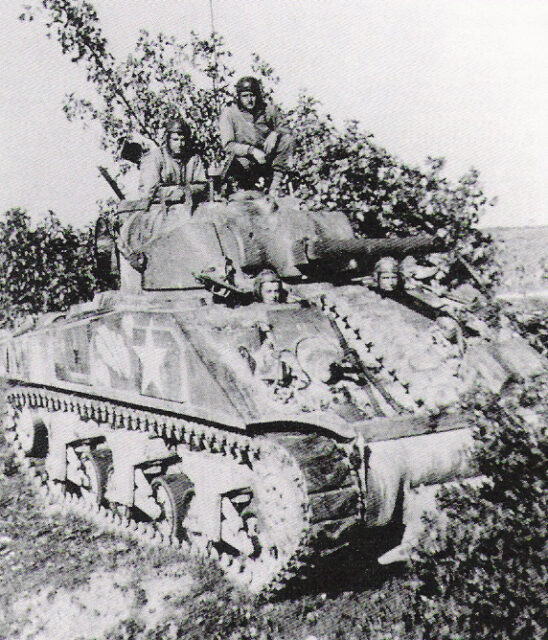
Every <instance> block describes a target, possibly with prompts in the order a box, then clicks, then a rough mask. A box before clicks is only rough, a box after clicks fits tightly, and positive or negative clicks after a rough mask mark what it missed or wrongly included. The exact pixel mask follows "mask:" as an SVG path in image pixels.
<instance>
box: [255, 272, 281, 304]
mask: <svg viewBox="0 0 548 640" xmlns="http://www.w3.org/2000/svg"><path fill="white" fill-rule="evenodd" d="M253 292H254V295H255V299H256V300H257V301H258V302H264V303H265V304H277V303H279V302H285V301H286V299H287V291H286V290H285V289H284V287H283V284H282V281H281V279H280V277H279V276H278V275H277V274H276V273H274V271H271V270H270V269H264V270H263V271H261V273H259V275H258V276H257V277H256V278H255V282H254V285H253Z"/></svg>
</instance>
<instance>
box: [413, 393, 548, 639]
mask: <svg viewBox="0 0 548 640" xmlns="http://www.w3.org/2000/svg"><path fill="white" fill-rule="evenodd" d="M547 392H548V384H547V382H546V381H539V382H537V383H536V384H535V385H533V386H531V387H529V388H528V389H525V390H523V391H519V392H518V391H517V390H516V391H515V392H514V393H513V394H511V395H510V396H509V398H508V399H506V400H504V401H502V400H500V399H497V398H495V397H492V398H490V399H489V400H488V401H487V402H485V400H486V399H485V398H479V397H478V398H476V400H475V404H474V405H473V406H474V407H475V411H476V415H477V419H478V427H477V430H476V439H477V442H478V447H477V464H478V468H479V472H480V473H481V474H483V475H484V476H485V477H486V479H487V481H486V482H485V484H483V485H482V486H481V487H479V488H471V487H464V488H458V489H451V490H444V491H442V492H441V495H440V496H439V500H440V506H441V508H442V510H443V511H444V512H445V513H446V514H447V515H448V516H449V521H448V524H447V526H446V528H445V529H444V530H443V529H442V528H441V527H439V526H433V527H432V528H431V530H430V532H429V534H427V535H426V536H425V538H424V540H423V541H422V547H421V549H420V551H419V560H418V562H417V563H416V564H415V565H414V578H415V583H414V588H413V596H414V604H415V606H414V608H413V609H412V610H410V611H409V612H408V614H407V623H408V624H409V625H410V626H411V627H413V628H414V633H415V635H414V637H421V636H418V635H417V629H420V630H421V632H422V637H423V638H425V639H434V638H435V639H436V640H438V639H447V640H449V639H451V640H468V639H470V640H482V639H484V638H485V639H486V640H487V639H489V640H496V639H500V640H507V639H516V638H524V639H525V638H527V639H529V638H531V639H533V638H542V637H545V636H544V633H545V632H546V628H547V626H548V620H547V616H546V605H547V602H546V584H547V578H548V571H547V567H546V551H547V545H548V540H547V528H546V513H547V512H548V492H547V487H546V478H547V471H548V469H547V460H548V442H547V433H546V431H547V425H548V408H547V402H546V399H547ZM480 400H481V402H480ZM484 402H485V404H484Z"/></svg>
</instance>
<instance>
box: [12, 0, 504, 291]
mask: <svg viewBox="0 0 548 640" xmlns="http://www.w3.org/2000/svg"><path fill="white" fill-rule="evenodd" d="M40 13H41V14H42V15H43V16H44V19H45V24H46V29H47V33H48V36H49V37H54V38H56V39H57V40H58V41H59V43H60V45H61V50H62V52H63V53H64V54H66V55H69V56H70V57H71V59H72V60H73V61H74V62H75V63H78V64H81V65H83V66H84V68H85V70H86V74H87V78H88V80H89V82H90V83H91V84H92V85H93V87H94V89H95V92H96V99H95V101H94V102H90V101H88V100H83V99H80V98H77V97H76V96H74V95H72V94H71V95H69V96H68V98H67V102H66V104H65V112H66V114H67V117H68V118H69V119H75V118H82V119H85V120H87V119H93V120H97V121H98V122H100V124H101V126H102V129H103V136H102V145H103V147H104V148H105V149H109V150H110V151H111V152H112V153H113V155H114V157H115V158H118V156H119V152H120V145H121V144H122V141H123V140H124V139H125V138H128V137H135V135H136V134H137V135H140V136H144V137H145V138H146V139H148V141H149V144H150V143H151V142H154V143H158V142H160V140H161V138H162V126H163V123H164V122H165V120H166V118H167V117H169V116H171V115H174V114H176V113H178V114H180V115H182V116H184V117H185V118H186V119H187V120H188V122H189V124H190V126H191V128H192V131H193V133H194V136H195V138H196V142H197V146H198V149H199V151H200V153H201V154H202V156H204V158H205V160H206V161H207V162H208V163H209V164H211V163H215V164H218V163H220V162H221V161H222V158H223V153H222V148H221V144H220V140H219V135H218V131H217V120H218V116H219V113H220V111H221V109H222V107H223V106H224V105H225V104H227V102H228V101H229V100H230V99H231V95H230V90H231V83H232V79H233V76H234V74H235V70H234V68H233V67H232V66H231V65H230V57H231V54H230V52H229V51H228V50H227V49H226V47H225V44H224V41H223V39H222V37H221V36H219V34H217V33H213V34H211V35H210V36H209V37H207V38H200V37H198V35H197V34H195V33H193V32H191V35H190V39H189V41H188V42H186V43H179V42H177V41H176V40H175V39H174V38H170V37H166V36H164V35H162V34H160V35H158V36H155V37H151V36H150V35H149V34H148V33H147V32H146V31H142V32H141V33H140V36H139V38H138V40H137V42H136V45H135V48H134V51H133V52H132V53H131V54H130V55H128V56H127V58H126V60H124V61H123V62H118V61H116V60H115V59H114V57H113V56H112V55H111V54H110V53H109V52H108V49H107V42H106V40H105V38H104V36H103V34H102V31H101V27H100V22H99V18H98V16H97V13H96V11H95V9H94V7H93V5H92V3H91V2H89V1H86V0H78V1H76V0H35V2H34V3H33V4H32V5H31V6H28V7H27V8H26V11H25V12H24V13H23V14H22V16H21V18H22V19H26V20H31V19H34V17H35V16H37V15H38V14H40ZM251 70H252V72H253V73H255V74H256V75H258V76H259V77H260V78H261V79H262V81H263V85H264V86H265V89H266V93H267V95H272V94H273V93H274V89H275V86H276V84H277V83H278V81H279V78H278V77H277V76H276V75H275V72H274V70H273V69H272V67H271V66H270V65H269V64H268V63H267V62H265V61H264V60H262V59H261V58H260V57H259V56H258V55H256V54H255V55H254V56H253V58H252V62H251ZM285 113H286V116H287V121H288V124H289V126H290V127H291V129H292V132H293V135H294V137H295V138H296V154H295V162H294V173H293V175H292V176H291V181H292V183H293V186H294V188H296V191H297V195H298V196H299V197H300V198H302V199H303V200H304V201H305V202H306V204H307V205H308V206H310V207H311V208H316V209H329V210H335V209H339V210H340V209H342V210H344V211H346V212H347V214H348V216H349V218H350V220H351V221H352V223H353V225H354V228H355V230H356V232H357V233H359V234H362V235H368V236H384V235H387V234H400V235H401V234H410V233H411V234H412V233H416V232H417V231H418V230H427V231H429V232H438V236H439V237H440V238H441V237H443V242H442V243H441V244H440V247H441V248H443V250H444V251H447V252H448V253H447V257H446V260H445V262H446V263H447V264H446V271H447V276H446V284H451V283H453V284H454V283H456V282H459V281H463V280H467V279H469V278H470V268H469V267H472V269H474V270H475V272H474V274H475V276H477V275H479V277H480V278H482V279H483V281H484V282H485V283H486V284H491V283H492V280H493V276H494V275H495V271H496V269H495V267H494V265H493V260H492V258H493V256H492V250H491V249H490V239H489V238H488V237H487V236H486V235H485V234H483V233H481V232H480V231H479V230H478V229H477V226H476V225H477V222H478V218H479V215H480V213H481V211H482V209H483V207H484V206H485V205H486V198H485V196H484V194H483V191H482V189H481V186H480V184H479V175H478V172H477V171H475V170H473V169H472V170H470V171H469V172H468V173H467V174H465V175H464V176H462V178H461V179H460V180H459V181H458V182H457V184H452V183H451V182H450V181H449V180H447V179H446V178H444V177H443V176H442V174H441V171H442V168H443V161H442V160H440V159H431V158H430V159H428V163H427V167H426V169H424V170H423V169H420V168H416V167H409V166H407V165H406V164H403V163H402V162H400V161H399V160H398V159H397V158H395V157H394V156H392V155H391V154H389V153H388V152H387V151H385V150H384V149H383V148H381V147H380V146H378V145H377V144H376V143H375V142H374V141H373V136H372V135H371V134H369V133H367V132H364V131H362V130H361V129H360V127H359V126H358V123H357V122H355V121H351V122H349V123H347V124H346V125H345V126H344V127H343V128H342V129H339V128H337V127H336V126H335V124H334V121H333V119H332V118H331V117H330V116H329V115H322V114H321V113H320V111H319V105H318V103H317V101H316V100H314V99H313V98H312V97H310V96H306V95H301V96H300V98H299V101H298V104H297V105H296V106H295V107H294V108H292V109H286V110H285ZM121 169H122V170H123V166H122V165H121Z"/></svg>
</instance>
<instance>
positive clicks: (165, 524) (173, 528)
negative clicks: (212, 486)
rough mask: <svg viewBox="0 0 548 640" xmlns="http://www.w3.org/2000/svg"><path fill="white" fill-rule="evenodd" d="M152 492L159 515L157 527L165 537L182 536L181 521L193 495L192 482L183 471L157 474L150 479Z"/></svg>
mask: <svg viewBox="0 0 548 640" xmlns="http://www.w3.org/2000/svg"><path fill="white" fill-rule="evenodd" d="M152 492H153V495H154V499H155V500H156V503H157V504H158V506H159V507H160V509H161V515H160V516H159V518H158V519H157V520H156V524H157V527H158V529H159V530H160V531H161V532H162V533H163V534H164V535H165V536H167V537H174V538H177V539H178V540H180V539H181V538H182V537H183V532H184V527H183V521H184V519H185V516H186V514H187V511H188V508H189V506H190V501H191V500H192V498H193V496H194V484H193V483H192V481H191V480H190V478H189V477H188V476H186V475H185V474H184V473H173V474H170V475H167V476H159V477H158V478H155V479H154V480H153V481H152Z"/></svg>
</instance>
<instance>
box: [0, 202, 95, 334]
mask: <svg viewBox="0 0 548 640" xmlns="http://www.w3.org/2000/svg"><path fill="white" fill-rule="evenodd" d="M0 265H1V269H0V326H9V325H11V324H12V323H13V321H14V320H15V318H16V317H18V316H21V315H25V314H32V313H41V312H45V311H53V310H62V309H66V308H67V307H69V306H70V305H71V304H75V303H77V302H80V301H82V300H86V299H89V298H90V297H91V296H92V295H93V290H94V285H95V279H94V275H93V251H92V246H91V241H90V235H89V233H88V232H87V231H77V230H75V229H73V228H72V227H71V226H70V225H69V226H63V225H62V224H61V222H60V221H59V220H58V218H57V217H56V216H55V214H54V213H53V212H51V211H50V212H49V215H48V216H47V217H46V218H44V219H43V220H42V221H41V222H40V223H39V224H37V225H36V226H35V227H33V226H32V225H31V220H30V217H29V216H28V215H27V213H26V212H25V211H24V210H22V209H10V210H9V211H7V212H6V213H5V214H4V216H3V218H2V219H0Z"/></svg>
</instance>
